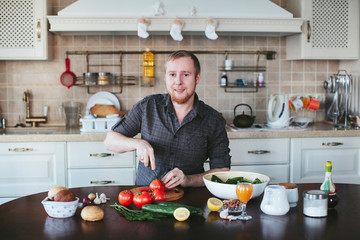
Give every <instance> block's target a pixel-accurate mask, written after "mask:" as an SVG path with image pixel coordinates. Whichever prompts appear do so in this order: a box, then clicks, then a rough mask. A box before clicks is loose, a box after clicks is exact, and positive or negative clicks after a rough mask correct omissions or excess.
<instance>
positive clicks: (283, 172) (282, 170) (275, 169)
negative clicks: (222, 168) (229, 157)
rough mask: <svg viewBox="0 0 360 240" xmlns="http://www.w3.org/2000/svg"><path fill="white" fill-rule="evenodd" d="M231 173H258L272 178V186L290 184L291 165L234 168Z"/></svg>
mask: <svg viewBox="0 0 360 240" xmlns="http://www.w3.org/2000/svg"><path fill="white" fill-rule="evenodd" d="M231 171H244V172H256V173H261V174H264V175H267V176H269V177H270V184H276V183H280V182H289V179H290V176H289V165H256V166H232V167H231Z"/></svg>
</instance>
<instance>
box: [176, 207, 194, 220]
mask: <svg viewBox="0 0 360 240" xmlns="http://www.w3.org/2000/svg"><path fill="white" fill-rule="evenodd" d="M174 217H175V219H176V220H178V221H185V220H186V219H188V218H189V217H190V211H189V210H188V209H187V208H184V207H180V208H177V209H176V210H175V211H174Z"/></svg>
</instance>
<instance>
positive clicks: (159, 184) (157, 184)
mask: <svg viewBox="0 0 360 240" xmlns="http://www.w3.org/2000/svg"><path fill="white" fill-rule="evenodd" d="M150 189H151V191H154V190H155V189H159V190H161V191H165V186H164V185H163V184H162V182H161V181H160V180H159V179H155V180H154V181H152V182H151V183H150Z"/></svg>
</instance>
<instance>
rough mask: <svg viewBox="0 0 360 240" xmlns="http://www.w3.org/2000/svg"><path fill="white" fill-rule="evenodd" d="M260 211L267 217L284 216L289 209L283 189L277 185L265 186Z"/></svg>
mask: <svg viewBox="0 0 360 240" xmlns="http://www.w3.org/2000/svg"><path fill="white" fill-rule="evenodd" d="M260 209H261V211H263V212H264V213H266V214H269V215H285V214H286V213H287V212H288V211H289V209H290V206H289V202H288V199H287V195H286V190H285V188H284V187H283V186H279V185H269V186H267V187H266V188H265V192H264V197H263V200H262V202H261V204H260Z"/></svg>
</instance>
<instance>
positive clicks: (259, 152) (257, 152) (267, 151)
mask: <svg viewBox="0 0 360 240" xmlns="http://www.w3.org/2000/svg"><path fill="white" fill-rule="evenodd" d="M248 153H249V154H266V153H270V151H269V150H254V151H248Z"/></svg>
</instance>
